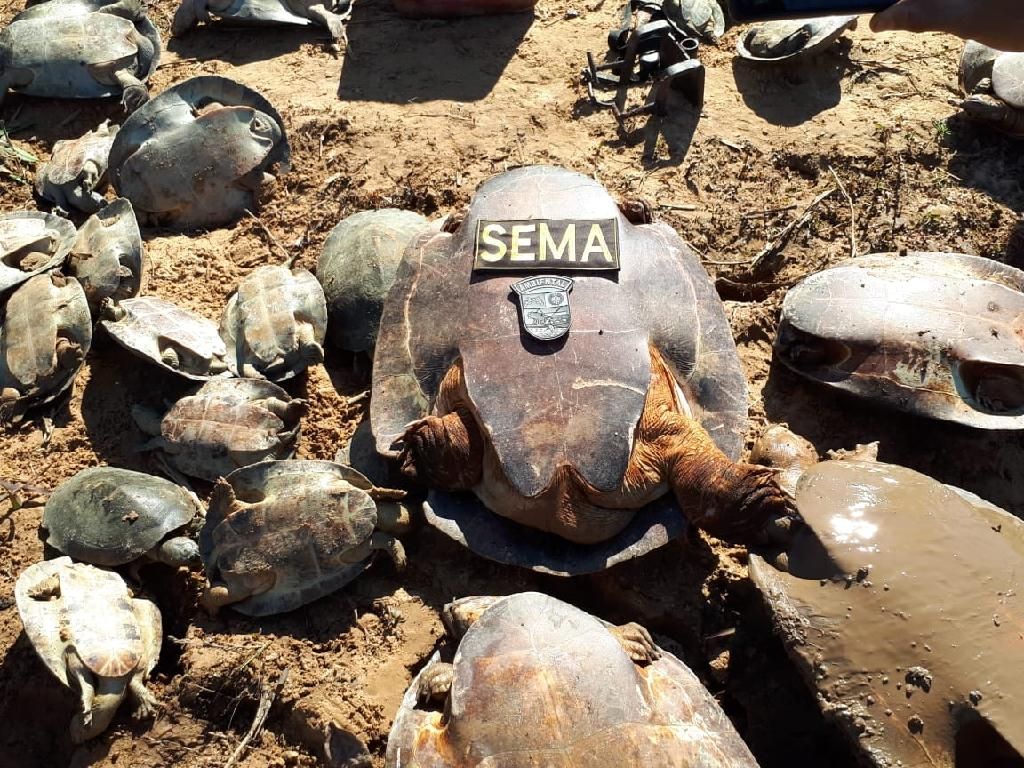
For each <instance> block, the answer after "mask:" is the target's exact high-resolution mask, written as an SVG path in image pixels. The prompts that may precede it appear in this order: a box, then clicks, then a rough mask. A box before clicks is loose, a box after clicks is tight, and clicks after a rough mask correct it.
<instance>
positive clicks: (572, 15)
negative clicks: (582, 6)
mask: <svg viewBox="0 0 1024 768" xmlns="http://www.w3.org/2000/svg"><path fill="white" fill-rule="evenodd" d="M579 17H580V12H579V11H577V10H576V9H575V8H570V9H569V10H567V11H566V12H565V18H567V19H578V18H579Z"/></svg>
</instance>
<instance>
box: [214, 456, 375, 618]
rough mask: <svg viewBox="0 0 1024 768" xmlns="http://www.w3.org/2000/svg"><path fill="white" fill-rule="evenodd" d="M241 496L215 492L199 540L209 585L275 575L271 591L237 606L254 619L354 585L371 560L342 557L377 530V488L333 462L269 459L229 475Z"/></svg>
mask: <svg viewBox="0 0 1024 768" xmlns="http://www.w3.org/2000/svg"><path fill="white" fill-rule="evenodd" d="M226 481H227V482H228V483H229V484H230V485H231V488H232V490H233V491H234V494H235V497H236V499H237V500H238V501H239V502H241V504H240V505H238V508H233V507H232V505H231V504H230V500H229V498H228V496H227V494H224V493H216V492H215V493H214V495H213V498H212V499H211V502H210V512H209V515H208V516H207V518H206V522H205V524H204V525H203V530H202V533H201V534H200V537H199V548H200V553H201V554H202V558H203V562H204V563H205V565H206V571H207V575H208V576H209V578H210V581H211V582H213V581H214V580H215V579H218V578H221V577H227V578H231V577H235V578H237V577H239V576H243V577H244V576H246V575H249V574H255V573H257V572H260V571H271V572H273V574H274V577H275V579H274V585H273V587H272V588H271V589H270V590H268V591H267V592H263V593H261V594H258V595H253V596H252V597H249V598H248V599H246V600H243V601H242V602H239V603H233V604H232V605H231V607H232V608H233V609H235V610H236V611H239V612H240V613H244V614H246V615H248V616H266V615H268V614H272V613H283V612H285V611H290V610H293V609H295V608H298V607H299V606H301V605H305V604H306V603H309V602H312V601H313V600H317V599H319V598H321V597H323V596H324V595H327V594H329V593H331V592H333V591H335V590H336V589H339V588H340V587H342V586H344V585H345V584H347V583H348V582H350V581H352V579H354V578H355V577H356V576H358V575H359V574H360V573H362V572H363V570H365V568H366V566H367V565H368V564H369V558H367V559H366V560H363V561H362V562H358V563H351V562H345V561H344V560H342V559H341V558H342V556H344V555H345V553H347V552H349V551H351V550H352V549H354V548H356V547H358V546H359V545H361V544H363V543H364V542H366V541H367V540H368V539H369V538H370V536H371V535H372V534H373V532H374V529H375V528H376V525H377V507H376V505H375V504H374V502H373V499H371V498H370V495H369V494H368V493H367V492H366V491H367V490H368V489H370V488H371V487H372V485H371V483H370V482H369V481H368V480H367V479H366V478H365V477H363V476H362V475H361V474H359V473H358V472H356V471H355V470H354V469H351V468H350V467H346V466H343V465H341V464H335V463H334V462H330V461H305V460H291V461H264V462H260V463H259V464H253V465H251V466H248V467H242V468H241V469H237V470H235V471H234V472H232V473H231V474H230V475H228V476H227V478H226Z"/></svg>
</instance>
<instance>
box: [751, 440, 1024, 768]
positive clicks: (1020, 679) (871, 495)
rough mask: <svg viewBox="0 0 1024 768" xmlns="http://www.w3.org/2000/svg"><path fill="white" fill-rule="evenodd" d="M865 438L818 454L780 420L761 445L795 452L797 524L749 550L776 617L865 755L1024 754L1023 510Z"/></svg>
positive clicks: (932, 759) (996, 762) (773, 455)
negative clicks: (776, 548)
mask: <svg viewBox="0 0 1024 768" xmlns="http://www.w3.org/2000/svg"><path fill="white" fill-rule="evenodd" d="M872 449H875V450H877V446H860V447H859V450H857V451H854V452H849V453H848V455H847V456H846V457H845V458H843V459H842V460H838V461H825V462H822V463H820V464H815V463H814V462H815V461H816V460H817V455H816V453H815V452H814V449H813V448H812V447H811V446H810V445H809V444H806V442H805V441H802V440H801V439H800V438H797V437H796V436H794V435H792V433H789V432H788V430H784V429H781V428H774V429H773V430H771V431H769V432H768V433H766V435H765V436H764V438H762V440H761V441H759V443H758V445H756V446H755V448H754V454H753V456H754V457H755V458H756V459H757V460H759V461H763V462H765V463H768V464H774V465H777V466H780V467H785V466H787V465H791V464H792V462H794V461H795V462H796V466H795V467H794V469H793V470H792V471H791V472H789V473H788V474H787V476H786V477H785V479H784V480H783V484H784V485H785V486H787V487H788V488H792V489H793V494H794V498H795V500H796V506H797V509H798V510H799V512H800V515H801V516H802V518H803V520H804V523H805V525H803V526H800V527H799V528H798V529H797V531H796V533H795V534H794V536H793V537H792V539H791V540H790V542H789V544H788V546H787V547H786V549H785V551H783V552H782V554H781V555H780V556H778V557H777V558H775V559H774V564H770V563H769V562H767V561H766V560H764V559H762V558H760V557H758V556H756V555H752V556H751V560H750V575H751V578H752V579H753V580H754V583H755V584H756V585H757V587H758V588H759V589H760V591H761V594H762V597H763V598H764V601H765V604H766V606H767V607H768V610H769V612H770V613H771V616H772V618H773V623H774V625H775V628H776V631H777V632H778V633H779V634H780V635H781V636H782V639H783V642H784V643H785V646H786V649H787V650H788V651H789V654H790V656H791V657H792V658H793V660H794V661H795V662H796V664H797V666H798V667H799V669H800V672H801V673H802V675H803V677H804V680H805V681H806V682H807V684H808V685H809V686H810V687H811V689H812V691H813V692H814V696H815V698H816V699H817V701H818V703H819V705H820V706H821V708H822V710H823V711H824V713H825V715H826V716H827V717H829V718H831V719H833V720H835V721H836V722H838V724H839V725H840V727H841V728H842V730H843V731H844V732H845V733H846V734H847V735H848V736H849V738H850V740H851V742H853V743H854V744H856V746H857V749H858V750H859V751H860V753H861V757H862V759H863V760H864V761H865V763H866V764H869V765H873V766H877V768H891V767H892V766H900V765H903V766H948V767H949V768H952V766H957V767H958V768H964V766H976V767H978V768H1015V767H1017V766H1021V765H1024V718H1022V717H1021V704H1020V702H1021V701H1022V700H1024V665H1022V664H1019V663H1017V660H1018V659H1019V657H1020V653H1021V649H1022V648H1024V640H1022V639H1021V631H1022V630H1021V628H1022V627H1024V613H1022V610H1021V605H1020V597H1018V595H1021V594H1022V593H1024V523H1022V522H1021V521H1020V520H1018V519H1017V518H1016V517H1014V516H1013V515H1011V514H1009V513H1007V512H1005V511H1003V510H1002V509H999V508H998V507H995V506H994V505H992V504H989V503H988V502H986V501H984V500H982V499H981V498H979V497H977V496H975V495H974V494H971V493H968V492H966V491H962V490H960V489H958V488H954V487H952V486H948V485H943V484H942V483H939V482H938V481H936V480H933V479H932V478H930V477H927V476H926V475H922V474H920V473H918V472H914V471H913V470H910V469H906V468H904V467H899V466H895V465H893V464H884V463H881V462H876V461H873V460H872V457H873V454H874V450H872ZM842 453H844V454H846V453H847V452H842Z"/></svg>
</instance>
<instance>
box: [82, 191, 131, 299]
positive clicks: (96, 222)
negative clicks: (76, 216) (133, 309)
mask: <svg viewBox="0 0 1024 768" xmlns="http://www.w3.org/2000/svg"><path fill="white" fill-rule="evenodd" d="M144 263H145V250H144V248H143V245H142V234H141V233H140V232H139V224H138V222H137V221H136V220H135V212H134V211H132V204H131V203H130V202H128V201H127V200H126V199H125V198H123V197H119V198H117V199H116V200H112V201H111V202H110V203H109V204H108V205H106V206H104V207H103V208H101V209H100V210H99V211H98V212H97V213H95V214H93V215H92V216H90V217H89V218H88V219H86V222H85V224H83V225H82V228H81V229H79V230H78V237H77V239H76V240H75V245H74V247H73V248H72V249H71V255H70V256H69V257H68V271H69V272H70V273H71V274H72V275H74V276H75V277H76V278H77V279H78V281H79V282H80V283H81V284H82V289H83V290H84V291H85V295H86V298H88V299H89V309H90V311H91V312H92V315H93V317H98V315H99V309H100V305H101V304H102V302H103V300H104V299H113V300H114V301H123V300H124V299H130V298H132V297H133V296H138V295H139V291H140V290H141V289H142V272H143V265H144Z"/></svg>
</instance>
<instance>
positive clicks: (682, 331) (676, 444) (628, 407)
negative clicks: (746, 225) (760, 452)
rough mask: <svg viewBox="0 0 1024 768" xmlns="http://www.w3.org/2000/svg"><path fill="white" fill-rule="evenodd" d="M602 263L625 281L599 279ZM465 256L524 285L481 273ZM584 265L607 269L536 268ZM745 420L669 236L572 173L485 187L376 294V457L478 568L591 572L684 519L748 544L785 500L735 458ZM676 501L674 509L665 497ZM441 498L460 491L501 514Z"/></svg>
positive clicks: (709, 289)
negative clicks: (404, 480) (424, 503)
mask: <svg viewBox="0 0 1024 768" xmlns="http://www.w3.org/2000/svg"><path fill="white" fill-rule="evenodd" d="M632 210H637V208H636V207H634V208H633V209H632ZM634 218H635V217H634ZM577 226H578V228H579V231H578V232H576V229H575V228H576V227H577ZM450 229H451V228H450ZM501 232H504V233H505V235H506V237H505V240H497V239H495V238H499V237H501V235H500V233H501ZM573 235H576V239H575V240H574V239H573ZM552 238H553V239H552ZM499 246H500V248H499ZM502 249H504V250H503V251H502ZM613 251H617V253H618V259H619V262H620V267H619V269H618V271H614V270H612V269H606V268H607V267H608V266H609V264H610V263H611V262H612V261H613V257H614V255H615V254H614V253H613ZM477 252H479V254H480V255H479V257H476V258H477V261H478V262H483V263H484V264H493V263H494V259H495V258H496V256H497V255H498V254H499V253H501V252H503V253H504V254H505V256H504V257H502V258H506V257H508V264H501V265H500V266H502V267H503V268H508V267H509V266H511V267H516V266H519V267H521V266H524V265H525V266H528V267H529V269H530V271H529V272H527V274H530V272H532V273H534V274H533V276H532V277H530V278H527V279H526V280H521V279H520V278H522V276H523V273H522V272H518V273H513V274H509V273H507V272H502V271H490V270H485V269H478V270H477V271H474V259H475V254H476V253H477ZM510 254H511V256H510ZM556 254H557V257H558V258H556ZM513 259H515V260H516V261H513ZM524 259H532V261H531V262H529V263H526V262H525V261H524ZM587 266H591V267H592V266H597V267H601V271H582V270H577V271H572V272H569V274H572V275H573V276H574V277H573V278H572V279H569V278H566V277H564V276H562V275H557V276H546V275H540V276H538V275H536V274H535V273H536V272H550V271H551V270H552V269H553V268H554V269H561V270H562V271H566V269H567V268H572V267H587ZM513 284H516V285H515V286H514V285H513ZM570 287H571V293H569V292H568V291H569V288H570ZM519 292H522V293H523V294H524V295H525V298H523V301H524V303H525V308H524V309H523V315H524V318H525V323H524V325H523V326H521V325H520V321H519V316H520V312H519V309H518V308H517V306H516V301H515V299H514V298H513V297H515V296H517V294H518V293H519ZM570 313H571V318H572V320H571V328H570V327H568V326H569V317H570ZM533 334H536V335H537V338H535V337H534V335H533ZM553 336H554V337H555V338H553ZM545 339H546V340H545ZM746 419H747V397H746V381H745V380H744V377H743V372H742V370H741V368H740V364H739V358H738V356H737V353H736V347H735V344H734V343H733V340H732V334H731V333H730V330H729V325H728V323H727V322H726V319H725V313H724V311H723V309H722V304H721V302H720V301H719V299H718V296H717V295H716V294H715V291H714V288H713V286H712V285H711V281H710V280H709V279H708V276H707V273H706V272H705V271H704V268H703V267H702V266H701V264H700V261H699V260H698V259H697V257H696V256H695V255H694V254H693V252H692V251H691V250H690V249H689V248H688V247H687V246H686V244H685V243H684V242H683V241H682V240H681V239H680V238H679V236H678V235H677V234H676V233H675V232H674V231H673V230H672V229H671V228H670V227H668V226H667V225H665V224H659V223H656V224H636V223H633V221H631V220H630V219H629V218H627V217H626V215H624V214H623V213H622V212H621V211H620V210H619V207H618V206H617V205H616V204H615V202H614V201H613V200H612V198H611V197H610V196H609V195H608V193H607V192H606V191H605V190H604V188H603V187H601V185H600V184H598V183H597V182H595V181H594V180H593V179H590V178H588V177H586V176H582V175H580V174H577V173H573V172H571V171H567V170H564V169H560V168H553V167H543V166H533V167H527V168H520V169H517V170H514V171H509V172H507V173H503V174H500V175H498V176H497V177H495V178H493V179H491V180H490V181H488V182H486V183H485V184H483V185H482V186H481V187H480V189H478V190H477V192H476V194H475V195H474V197H473V200H472V203H471V205H470V207H469V210H468V213H467V214H466V216H465V219H464V220H463V221H462V223H461V225H459V226H458V227H457V228H455V231H446V232H441V233H428V234H425V235H422V236H420V237H418V238H417V239H416V240H414V241H413V242H412V243H411V244H410V246H409V248H408V250H407V251H406V254H405V257H404V259H403V261H402V264H401V266H400V267H399V271H398V275H397V277H396V280H395V284H394V286H393V287H392V289H391V292H390V293H389V294H388V298H387V301H386V302H385V306H384V314H383V317H382V319H381V327H380V336H379V338H378V342H377V351H376V354H375V357H374V369H373V397H372V399H371V419H370V421H371V425H372V427H373V430H374V434H375V436H376V439H377V447H378V450H380V451H381V452H383V453H387V454H388V455H391V456H397V457H399V458H400V460H401V462H402V463H403V466H404V470H405V471H406V472H407V473H408V474H411V475H414V476H416V477H418V478H420V479H421V480H422V481H424V482H425V483H427V484H428V485H430V486H431V487H432V488H433V489H435V490H433V491H432V492H431V494H430V497H429V504H428V507H429V509H428V511H427V517H428V519H429V520H430V521H431V522H432V523H433V524H435V525H438V526H439V527H440V528H441V529H442V530H444V531H445V532H446V533H448V534H449V535H452V536H454V537H456V538H458V539H459V540H461V541H462V542H463V543H465V544H467V545H468V546H470V547H471V548H472V549H473V550H474V551H476V552H478V553H479V554H482V555H484V556H485V557H490V558H493V559H497V560H500V561H503V562H512V563H516V564H520V565H525V566H528V567H531V568H538V569H542V570H548V571H551V572H555V573H561V574H568V573H584V572H588V571H594V570H599V569H601V568H604V567H607V566H608V565H610V564H612V563H614V562H617V561H618V560H621V559H625V558H628V557H635V556H636V555H638V554H641V553H643V552H645V551H647V550H649V549H651V548H653V547H656V546H660V545H662V544H664V543H665V542H666V541H667V540H668V539H669V537H670V536H671V535H673V534H674V533H677V532H679V531H680V530H681V529H682V527H683V520H684V516H685V518H687V519H689V520H690V521H692V522H693V523H695V524H696V525H698V526H700V527H702V528H704V529H706V530H708V531H710V532H712V533H714V534H716V535H721V536H724V537H729V538H736V539H744V538H749V537H751V536H753V535H755V533H756V532H758V531H759V529H761V527H762V526H763V525H764V524H765V523H766V521H767V520H769V518H771V517H772V516H773V515H782V514H785V513H786V512H787V510H788V506H787V504H788V502H787V501H786V499H785V496H784V495H783V494H782V492H781V491H780V490H779V488H778V486H777V485H776V483H775V481H774V479H773V477H772V473H771V471H769V470H767V469H764V468H759V467H754V466H751V465H748V464H736V463H734V460H735V458H736V457H737V456H738V455H739V452H740V448H741V446H742V441H743V434H744V431H745V429H746ZM670 489H671V490H672V491H673V492H674V494H675V497H676V499H677V500H678V502H679V505H680V506H681V507H682V514H680V512H679V511H678V509H677V508H675V507H674V506H673V505H671V504H669V503H667V502H665V501H663V500H660V498H661V497H662V496H663V495H664V494H665V493H666V491H668V490H670ZM446 491H472V492H474V493H475V494H476V496H477V498H479V499H480V500H482V501H483V503H484V504H485V505H486V506H487V507H488V508H489V509H490V510H491V511H493V512H495V513H497V515H499V516H500V517H494V516H492V515H490V514H488V512H487V510H486V509H484V507H483V506H481V505H480V504H479V503H478V502H476V500H475V499H473V498H472V497H468V496H465V495H463V496H456V495H454V494H451V493H447V492H446ZM652 503H653V504H654V506H653V507H648V508H647V509H644V508H645V506H647V505H650V504H652ZM641 510H643V511H641ZM508 521H514V522H508ZM527 526H528V527H527ZM551 534H554V535H551Z"/></svg>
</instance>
